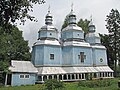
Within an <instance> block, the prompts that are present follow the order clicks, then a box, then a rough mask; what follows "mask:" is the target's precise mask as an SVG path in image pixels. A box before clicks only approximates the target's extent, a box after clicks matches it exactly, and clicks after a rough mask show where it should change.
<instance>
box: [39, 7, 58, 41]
mask: <svg viewBox="0 0 120 90" xmlns="http://www.w3.org/2000/svg"><path fill="white" fill-rule="evenodd" d="M38 33H39V35H38V40H45V39H58V31H57V29H56V28H55V27H54V25H53V17H52V14H51V12H50V7H49V8H48V13H47V15H46V16H45V25H44V26H42V27H41V28H40V30H39V32H38Z"/></svg>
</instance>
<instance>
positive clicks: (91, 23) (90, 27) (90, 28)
mask: <svg viewBox="0 0 120 90" xmlns="http://www.w3.org/2000/svg"><path fill="white" fill-rule="evenodd" d="M95 29H96V27H95V25H94V23H93V21H92V16H91V20H90V23H89V32H95Z"/></svg>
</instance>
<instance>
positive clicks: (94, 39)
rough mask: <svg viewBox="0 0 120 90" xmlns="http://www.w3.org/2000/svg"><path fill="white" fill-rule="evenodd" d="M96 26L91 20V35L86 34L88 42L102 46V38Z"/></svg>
mask: <svg viewBox="0 0 120 90" xmlns="http://www.w3.org/2000/svg"><path fill="white" fill-rule="evenodd" d="M95 29H96V28H95V25H94V24H93V21H92V19H91V21H90V23H89V33H87V34H86V37H85V39H86V41H87V42H88V43H90V44H100V43H101V42H100V36H99V34H98V33H97V32H95Z"/></svg>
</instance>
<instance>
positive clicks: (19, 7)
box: [0, 0, 45, 29]
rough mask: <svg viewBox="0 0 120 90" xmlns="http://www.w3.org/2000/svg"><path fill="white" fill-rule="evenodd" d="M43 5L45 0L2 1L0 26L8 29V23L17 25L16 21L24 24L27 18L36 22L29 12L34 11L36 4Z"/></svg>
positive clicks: (0, 1)
mask: <svg viewBox="0 0 120 90" xmlns="http://www.w3.org/2000/svg"><path fill="white" fill-rule="evenodd" d="M43 3H45V1H44V0H0V26H2V27H5V28H7V26H9V25H7V24H8V23H11V22H12V23H15V21H16V20H20V21H21V22H22V23H23V24H24V22H25V21H26V18H27V19H29V20H31V21H32V20H35V17H34V16H31V15H30V14H29V12H32V11H33V5H34V4H43ZM7 29H9V27H8V28H7Z"/></svg>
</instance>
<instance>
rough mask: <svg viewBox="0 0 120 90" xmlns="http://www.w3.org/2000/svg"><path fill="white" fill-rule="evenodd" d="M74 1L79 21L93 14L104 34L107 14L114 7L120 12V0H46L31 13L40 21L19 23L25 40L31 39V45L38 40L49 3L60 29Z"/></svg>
mask: <svg viewBox="0 0 120 90" xmlns="http://www.w3.org/2000/svg"><path fill="white" fill-rule="evenodd" d="M72 3H73V4H74V5H73V7H74V12H75V13H76V16H77V21H78V20H79V19H80V18H82V19H88V20H90V16H91V15H92V17H93V22H94V24H95V25H96V31H97V32H98V33H102V34H104V33H108V31H107V30H106V28H105V24H106V22H105V19H106V15H109V13H110V11H111V9H112V8H113V9H117V10H119V12H120V0H46V3H45V4H43V5H35V6H34V9H33V10H34V12H33V13H31V14H32V15H34V16H35V17H36V18H37V20H38V22H30V21H29V20H28V21H27V22H26V23H25V25H21V26H20V25H18V27H19V29H20V30H22V31H23V37H24V38H25V40H28V41H29V46H30V47H31V46H32V45H33V43H34V42H36V41H37V38H38V30H39V29H40V28H41V27H42V26H43V25H44V23H45V15H46V14H47V12H48V7H49V5H50V7H51V13H52V15H53V23H54V25H55V26H56V28H57V29H58V30H60V29H61V26H62V24H63V22H64V19H65V16H66V15H67V14H69V12H70V10H71V4H72Z"/></svg>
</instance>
